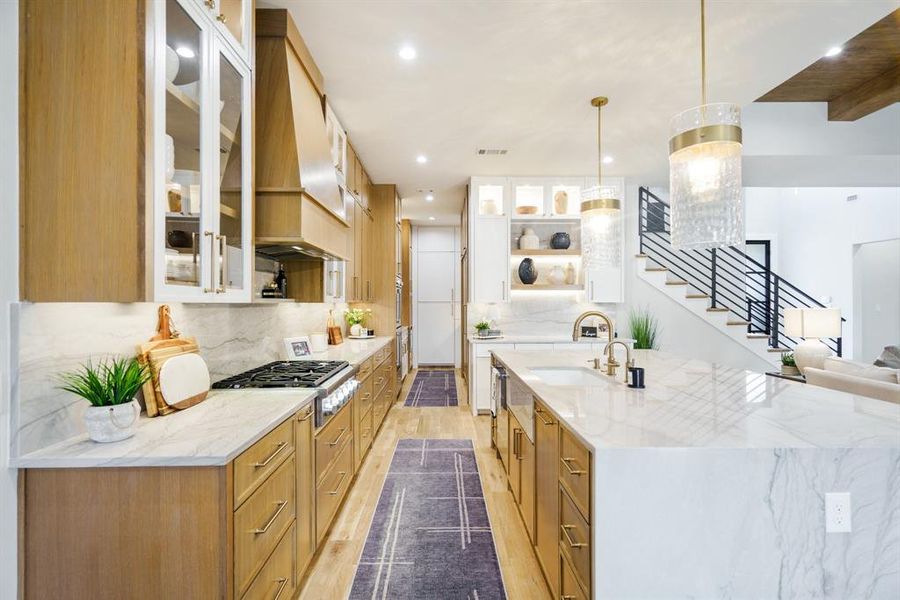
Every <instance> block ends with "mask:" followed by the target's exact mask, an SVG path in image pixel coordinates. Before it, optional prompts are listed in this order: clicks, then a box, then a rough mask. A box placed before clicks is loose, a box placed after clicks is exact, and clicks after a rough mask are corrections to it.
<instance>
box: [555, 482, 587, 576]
mask: <svg viewBox="0 0 900 600" xmlns="http://www.w3.org/2000/svg"><path fill="white" fill-rule="evenodd" d="M559 545H560V548H561V552H562V553H564V554H565V555H566V558H568V560H569V561H570V562H571V563H572V570H573V572H574V573H575V576H576V578H577V579H578V581H579V582H580V583H581V584H582V586H583V587H585V588H586V589H588V590H590V587H591V585H590V582H591V528H590V525H588V523H587V521H585V520H584V517H582V516H581V512H580V511H579V510H578V509H577V508H575V504H574V503H573V502H572V498H570V497H569V494H568V493H567V492H566V491H565V490H564V489H562V488H561V487H560V490H559Z"/></svg>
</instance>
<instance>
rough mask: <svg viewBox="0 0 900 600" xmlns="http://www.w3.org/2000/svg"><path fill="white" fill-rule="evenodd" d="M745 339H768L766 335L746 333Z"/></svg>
mask: <svg viewBox="0 0 900 600" xmlns="http://www.w3.org/2000/svg"><path fill="white" fill-rule="evenodd" d="M747 337H748V338H749V339H751V340H764V339H766V338H768V337H769V334H767V333H748V334H747Z"/></svg>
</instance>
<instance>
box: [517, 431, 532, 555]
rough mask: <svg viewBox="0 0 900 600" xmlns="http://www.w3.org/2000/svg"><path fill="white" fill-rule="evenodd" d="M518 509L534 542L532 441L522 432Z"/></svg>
mask: <svg viewBox="0 0 900 600" xmlns="http://www.w3.org/2000/svg"><path fill="white" fill-rule="evenodd" d="M519 456H520V460H519V469H520V474H519V478H520V481H521V483H520V484H519V493H520V497H519V509H520V510H521V511H522V520H523V521H525V529H527V530H528V537H529V539H531V542H532V543H534V539H535V538H534V476H535V473H534V466H535V454H534V442H532V441H531V440H529V439H528V436H527V435H525V433H524V432H522V435H520V436H519Z"/></svg>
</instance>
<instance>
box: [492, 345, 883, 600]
mask: <svg viewBox="0 0 900 600" xmlns="http://www.w3.org/2000/svg"><path fill="white" fill-rule="evenodd" d="M634 354H635V358H636V362H637V366H640V367H644V368H645V369H646V384H647V387H646V389H644V390H632V389H629V388H628V387H626V385H625V384H624V383H622V381H621V379H622V377H621V371H620V372H619V376H618V377H616V378H615V379H613V378H610V377H607V376H606V375H605V374H602V373H601V374H599V375H598V376H597V377H596V378H595V379H596V381H594V380H593V379H591V380H589V381H590V385H553V384H550V383H547V382H546V381H544V380H543V379H542V376H544V377H546V375H544V372H542V368H544V369H547V368H550V369H552V368H569V369H571V367H573V366H576V367H580V366H582V365H585V364H587V361H588V360H590V359H592V358H594V353H593V352H580V351H578V352H554V353H552V354H549V353H546V354H532V353H523V352H515V351H511V350H505V349H498V350H495V351H494V352H493V358H494V360H495V361H497V362H499V363H502V365H503V366H505V367H506V369H507V372H508V373H509V374H510V376H511V377H513V378H516V379H517V380H518V382H520V383H521V384H522V385H524V387H525V388H526V389H527V390H528V392H530V393H531V394H532V396H533V397H534V398H535V399H538V400H540V401H541V403H542V405H543V406H545V407H546V408H547V409H548V410H549V411H550V412H551V413H552V414H553V416H555V417H556V418H558V419H559V422H560V423H561V424H563V425H564V426H565V427H566V429H568V430H569V431H571V432H572V433H573V434H574V435H575V436H577V437H578V439H579V440H580V441H581V442H582V443H584V444H585V446H586V448H587V449H589V450H590V453H591V455H592V456H591V460H592V464H591V468H590V472H591V476H592V479H593V480H592V482H591V484H590V485H591V494H590V497H591V500H590V502H591V508H590V513H591V514H592V515H593V519H592V523H591V527H590V530H591V533H590V537H591V544H590V545H591V546H592V548H593V549H594V550H593V558H592V567H591V568H592V578H593V584H592V587H593V594H594V597H600V598H603V597H614V598H649V597H674V596H678V597H703V598H713V597H725V596H735V597H757V598H792V597H804V596H809V595H814V596H821V597H829V598H851V597H852V598H889V597H898V594H900V572H898V570H897V569H896V565H897V564H900V544H898V541H897V539H896V535H890V534H888V535H885V533H886V532H897V531H898V530H900V406H897V405H893V404H889V403H886V402H880V401H877V400H871V399H868V398H864V397H860V396H853V395H849V394H844V393H840V392H834V391H831V390H826V389H822V388H814V387H812V386H806V385H803V384H799V383H794V382H790V381H784V380H780V379H775V378H771V377H766V376H765V375H763V374H759V373H754V372H751V371H742V370H737V369H731V368H725V367H720V366H717V365H713V364H709V363H705V362H702V361H696V360H687V359H682V358H677V357H673V356H669V355H666V354H663V353H659V352H652V351H635V353H634ZM511 414H512V413H511ZM535 423H537V421H535ZM535 426H537V425H535ZM538 452H540V449H538ZM562 468H563V467H562V466H560V469H562ZM830 492H850V494H851V497H852V505H853V513H852V515H853V531H852V532H851V533H826V528H825V494H827V493H830ZM685 549H690V552H685ZM872 557H876V560H872ZM649 572H653V573H654V574H655V576H654V577H647V576H646V575H647V573H649Z"/></svg>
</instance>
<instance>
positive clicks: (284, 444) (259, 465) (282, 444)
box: [253, 442, 287, 469]
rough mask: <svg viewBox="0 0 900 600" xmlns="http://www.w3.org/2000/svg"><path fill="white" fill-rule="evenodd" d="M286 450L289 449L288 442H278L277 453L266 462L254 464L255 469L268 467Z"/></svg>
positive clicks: (271, 455)
mask: <svg viewBox="0 0 900 600" xmlns="http://www.w3.org/2000/svg"><path fill="white" fill-rule="evenodd" d="M285 448H287V442H278V446H276V447H275V452H273V453H272V454H270V455H269V456H268V457H267V458H266V459H265V460H264V461H262V462H256V463H253V468H254V469H260V468H262V467H266V466H268V465H269V463H270V462H272V461H273V460H275V457H276V456H278V454H279V453H280V452H281V451H282V450H284V449H285Z"/></svg>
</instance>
